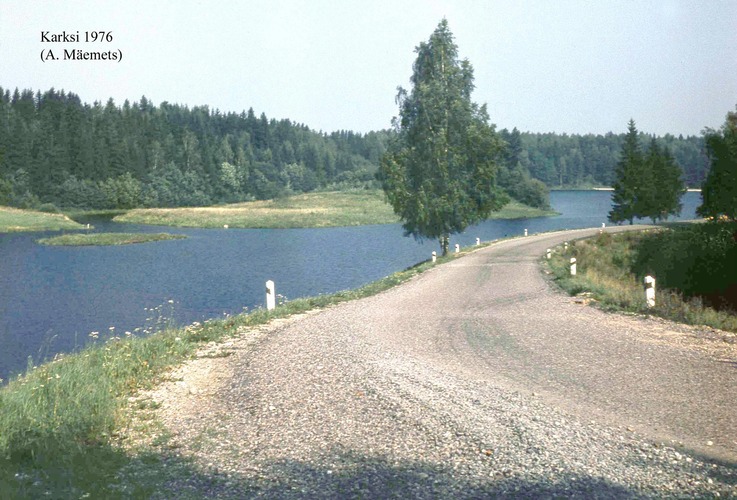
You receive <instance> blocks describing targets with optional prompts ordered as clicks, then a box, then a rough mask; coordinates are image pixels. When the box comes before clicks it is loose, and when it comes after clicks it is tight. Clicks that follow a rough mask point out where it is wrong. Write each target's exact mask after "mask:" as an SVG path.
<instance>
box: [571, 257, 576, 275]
mask: <svg viewBox="0 0 737 500" xmlns="http://www.w3.org/2000/svg"><path fill="white" fill-rule="evenodd" d="M575 275H576V257H571V276H575Z"/></svg>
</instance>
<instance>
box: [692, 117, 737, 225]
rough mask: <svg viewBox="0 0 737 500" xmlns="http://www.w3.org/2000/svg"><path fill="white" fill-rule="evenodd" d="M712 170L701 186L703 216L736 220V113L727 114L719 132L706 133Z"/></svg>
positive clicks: (700, 209) (699, 209)
mask: <svg viewBox="0 0 737 500" xmlns="http://www.w3.org/2000/svg"><path fill="white" fill-rule="evenodd" d="M706 146H707V150H708V153H709V160H710V163H711V170H709V175H708V176H707V178H706V181H705V182H704V185H703V186H702V191H701V197H702V204H701V206H700V207H699V208H698V209H697V212H698V213H699V215H701V216H703V217H712V218H719V217H726V218H729V219H731V220H737V112H730V113H727V119H726V121H725V123H724V125H723V126H722V129H721V131H718V132H717V131H714V130H709V131H707V133H706Z"/></svg>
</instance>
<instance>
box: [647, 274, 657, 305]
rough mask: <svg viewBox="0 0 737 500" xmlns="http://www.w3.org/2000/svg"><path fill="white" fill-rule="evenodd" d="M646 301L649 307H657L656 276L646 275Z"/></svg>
mask: <svg viewBox="0 0 737 500" xmlns="http://www.w3.org/2000/svg"><path fill="white" fill-rule="evenodd" d="M645 302H647V307H655V278H653V277H652V276H645Z"/></svg>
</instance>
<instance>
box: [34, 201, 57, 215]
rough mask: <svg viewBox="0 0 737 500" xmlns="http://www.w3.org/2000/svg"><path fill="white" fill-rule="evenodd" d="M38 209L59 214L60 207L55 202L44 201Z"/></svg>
mask: <svg viewBox="0 0 737 500" xmlns="http://www.w3.org/2000/svg"><path fill="white" fill-rule="evenodd" d="M38 211H39V212H45V213H47V214H58V213H59V212H60V210H59V208H58V207H57V206H56V205H54V204H53V203H44V204H43V205H41V206H40V207H38Z"/></svg>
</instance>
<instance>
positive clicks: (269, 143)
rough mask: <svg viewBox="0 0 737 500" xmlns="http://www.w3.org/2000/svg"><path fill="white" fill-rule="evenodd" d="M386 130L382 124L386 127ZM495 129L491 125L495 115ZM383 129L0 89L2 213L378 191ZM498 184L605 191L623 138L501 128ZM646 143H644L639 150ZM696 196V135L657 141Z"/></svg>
mask: <svg viewBox="0 0 737 500" xmlns="http://www.w3.org/2000/svg"><path fill="white" fill-rule="evenodd" d="M387 121H388V120H387ZM492 121H493V116H492ZM392 133H393V132H391V131H389V130H381V131H374V132H369V133H365V134H361V133H355V132H351V131H335V132H330V133H328V132H322V131H321V132H317V131H314V130H311V129H310V128H309V127H308V126H307V125H303V124H297V123H294V122H292V121H290V120H288V119H282V120H275V119H273V118H272V119H269V118H267V116H266V114H265V113H263V112H262V113H260V115H258V116H257V115H256V113H255V112H254V111H253V109H249V110H248V111H244V112H241V113H232V112H229V113H222V112H220V111H218V110H211V109H209V108H208V107H207V106H195V107H192V108H189V107H187V106H183V105H178V104H170V103H168V102H162V103H161V104H160V105H159V106H156V105H154V104H153V103H152V102H150V101H149V100H148V99H146V98H145V97H142V98H141V99H140V100H139V101H136V102H133V103H131V102H129V101H128V100H126V101H125V102H124V103H123V104H122V105H118V104H116V103H115V102H114V101H113V100H112V99H110V100H108V101H107V103H105V104H103V103H100V102H94V103H92V104H88V103H84V102H83V101H82V100H81V99H80V97H79V96H77V95H76V94H74V93H72V92H65V91H63V90H62V91H57V90H54V89H50V90H48V91H46V92H43V93H42V92H40V91H36V92H34V91H32V90H22V91H20V90H18V89H16V90H15V91H13V92H11V91H10V90H7V89H2V88H0V205H13V206H18V207H22V208H39V207H40V206H42V205H43V204H53V205H55V206H56V207H64V208H85V209H108V208H110V209H112V208H122V209H125V208H133V207H139V206H144V207H176V206H195V205H200V206H201V205H212V204H218V203H229V202H237V201H246V200H253V199H271V198H276V197H279V196H284V195H287V194H291V193H300V192H309V191H313V190H316V189H346V188H362V187H378V186H379V183H378V181H377V180H376V177H375V173H376V170H377V168H378V165H379V160H380V158H381V156H382V155H383V154H384V152H385V150H386V147H387V144H388V141H389V138H390V135H391V134H392ZM499 135H500V136H501V138H502V139H504V140H505V141H506V143H507V147H506V150H505V151H504V152H503V153H502V156H501V157H500V158H499V159H498V164H499V166H500V168H499V172H498V174H497V182H498V184H499V185H500V186H501V187H502V188H504V189H505V190H506V191H507V192H508V193H509V194H510V195H511V196H512V197H513V198H515V199H518V200H519V201H522V202H524V203H527V204H529V205H532V206H538V207H544V206H546V205H547V203H548V195H547V192H548V189H549V188H559V187H568V188H575V187H591V186H609V185H611V184H612V182H613V180H614V171H615V166H616V164H617V162H618V160H619V155H620V151H621V148H622V143H623V140H624V137H625V134H624V133H620V134H614V133H609V134H606V135H566V134H554V133H546V134H540V133H527V132H519V131H518V130H517V129H513V130H512V131H509V130H507V129H502V130H500V131H499ZM652 139H653V137H652V136H648V135H645V134H641V140H642V142H643V144H649V143H650V141H651V140H652ZM656 141H657V142H658V143H659V144H660V145H661V146H662V147H667V148H668V150H669V151H670V152H671V154H672V155H673V157H674V158H675V161H676V163H677V164H678V165H679V166H680V167H681V168H682V169H683V172H684V180H685V181H686V184H687V185H688V186H689V187H699V186H700V185H701V183H702V182H703V180H704V178H705V177H706V173H707V171H708V161H707V158H706V156H705V153H704V140H703V138H702V137H694V136H691V137H685V138H684V137H674V136H671V135H667V136H665V137H659V138H656Z"/></svg>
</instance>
